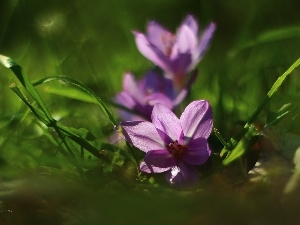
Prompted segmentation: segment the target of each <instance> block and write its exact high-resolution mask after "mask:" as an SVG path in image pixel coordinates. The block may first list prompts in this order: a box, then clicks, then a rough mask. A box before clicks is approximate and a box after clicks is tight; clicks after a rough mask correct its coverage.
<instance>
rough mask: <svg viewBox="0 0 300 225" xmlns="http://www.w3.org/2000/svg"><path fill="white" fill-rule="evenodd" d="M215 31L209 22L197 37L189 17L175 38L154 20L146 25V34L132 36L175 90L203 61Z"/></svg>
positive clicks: (191, 19)
mask: <svg viewBox="0 0 300 225" xmlns="http://www.w3.org/2000/svg"><path fill="white" fill-rule="evenodd" d="M215 28H216V26H215V24H214V23H210V25H209V26H208V27H207V28H206V29H205V31H204V33H203V35H202V36H201V37H200V38H199V37H198V35H199V34H198V24H197V21H196V20H195V19H194V17H193V16H191V15H188V16H187V17H186V18H185V20H184V21H183V23H182V24H181V26H180V27H179V28H178V30H177V32H176V35H175V34H173V33H171V32H170V31H168V30H166V29H165V28H164V27H162V26H161V25H160V24H158V23H156V22H155V21H152V22H150V23H148V26H147V33H146V34H143V33H140V32H137V31H135V32H134V34H135V41H136V44H137V47H138V49H139V51H140V52H141V53H142V54H143V55H144V56H145V57H146V58H148V59H149V60H150V61H152V62H153V63H154V64H156V65H157V66H159V67H160V68H161V69H162V70H164V71H165V73H166V76H167V77H170V78H171V79H173V80H174V81H175V85H176V88H180V87H182V85H183V83H184V80H185V76H186V75H187V74H188V73H189V72H190V71H191V70H192V69H194V68H195V67H196V66H197V64H198V63H199V61H200V60H201V59H202V57H203V55H204V53H205V51H206V49H207V47H208V45H209V42H210V40H211V38H212V35H213V33H214V31H215Z"/></svg>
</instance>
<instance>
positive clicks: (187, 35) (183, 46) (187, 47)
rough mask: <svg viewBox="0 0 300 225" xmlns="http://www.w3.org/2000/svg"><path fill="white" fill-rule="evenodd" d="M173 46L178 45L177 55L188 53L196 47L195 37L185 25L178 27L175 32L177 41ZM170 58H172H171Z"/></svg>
mask: <svg viewBox="0 0 300 225" xmlns="http://www.w3.org/2000/svg"><path fill="white" fill-rule="evenodd" d="M174 45H178V48H177V50H178V53H190V54H191V52H192V50H193V49H194V48H195V47H196V45H197V36H195V34H194V33H193V31H192V30H191V29H190V28H189V27H188V26H186V25H184V26H182V27H180V29H179V30H178V32H177V39H176V43H175V44H174ZM171 58H172V57H171Z"/></svg>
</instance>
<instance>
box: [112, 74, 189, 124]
mask: <svg viewBox="0 0 300 225" xmlns="http://www.w3.org/2000/svg"><path fill="white" fill-rule="evenodd" d="M189 86H190V85H189ZM187 88H189V87H187ZM186 94H187V89H183V90H181V92H180V93H178V94H177V93H176V92H175V91H174V87H173V83H172V81H171V80H170V79H168V78H165V77H164V76H162V75H161V74H158V73H157V72H156V71H155V70H150V71H149V72H148V73H147V74H146V75H145V77H144V78H143V79H141V80H140V81H135V79H134V77H133V75H132V74H131V73H126V74H125V75H124V79H123V91H122V92H121V93H119V94H118V95H117V97H116V99H115V101H116V102H117V103H118V104H120V105H123V106H125V107H126V108H128V109H130V110H133V111H134V112H135V113H136V114H133V113H131V112H127V111H124V110H120V116H121V117H122V118H123V119H124V120H125V121H136V120H149V121H150V119H151V113H152V109H153V106H154V105H155V104H156V103H161V104H163V105H165V106H166V107H167V108H169V109H173V108H174V107H175V106H176V105H178V104H179V103H181V101H182V100H183V99H184V98H185V96H186Z"/></svg>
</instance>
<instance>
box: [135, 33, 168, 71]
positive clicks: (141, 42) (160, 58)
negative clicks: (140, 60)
mask: <svg viewBox="0 0 300 225" xmlns="http://www.w3.org/2000/svg"><path fill="white" fill-rule="evenodd" d="M134 34H135V42H136V45H137V48H138V50H139V51H140V53H141V54H142V55H144V56H145V57H146V58H147V59H149V60H150V61H152V62H153V63H154V64H156V65H157V66H159V67H160V68H161V69H163V70H165V71H169V70H170V69H169V68H170V66H169V60H168V59H167V57H166V56H165V54H164V53H163V52H161V51H160V50H159V49H158V48H157V47H156V46H154V45H153V44H152V43H150V42H149V40H148V39H147V37H146V36H145V35H144V34H142V33H139V32H134Z"/></svg>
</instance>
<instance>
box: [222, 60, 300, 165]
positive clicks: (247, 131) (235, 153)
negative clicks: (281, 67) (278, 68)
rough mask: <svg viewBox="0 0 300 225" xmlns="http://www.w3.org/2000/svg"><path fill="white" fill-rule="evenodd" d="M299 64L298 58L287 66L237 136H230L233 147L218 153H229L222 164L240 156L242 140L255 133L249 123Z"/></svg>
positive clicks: (243, 150)
mask: <svg viewBox="0 0 300 225" xmlns="http://www.w3.org/2000/svg"><path fill="white" fill-rule="evenodd" d="M299 65H300V58H299V59H298V60H297V61H296V62H295V63H293V65H292V66H291V67H290V68H288V69H287V70H286V71H285V72H284V73H283V74H282V75H281V76H280V77H279V78H278V79H277V80H276V81H275V83H274V84H273V86H272V87H271V89H270V91H269V92H268V93H267V96H266V97H265V99H264V100H263V101H262V103H261V104H260V105H259V106H258V107H257V109H256V110H255V111H254V113H253V114H252V116H251V117H250V118H249V120H248V121H247V123H246V124H245V126H244V128H243V130H242V131H241V132H240V133H239V134H238V136H237V138H235V139H234V138H232V139H231V140H233V141H231V142H230V143H228V145H230V144H231V143H234V145H233V149H227V148H226V147H224V148H223V150H222V151H221V153H220V155H221V156H223V155H225V154H227V153H228V152H229V154H227V157H226V158H225V159H224V160H223V165H228V164H229V163H231V162H232V161H234V160H236V159H237V158H238V157H240V156H241V155H243V154H244V152H245V149H244V147H243V146H245V144H244V143H243V142H245V141H247V139H249V137H248V136H249V135H252V134H253V135H255V133H254V132H253V131H251V130H252V125H251V124H252V123H253V122H254V121H255V120H256V118H257V116H258V115H259V114H260V112H261V111H262V110H263V109H264V107H265V106H266V105H267V104H268V103H269V101H270V99H271V98H272V97H273V95H274V94H275V93H276V92H277V91H278V89H279V87H280V86H281V85H282V83H283V82H284V81H285V79H286V78H287V77H288V75H290V74H291V73H292V72H293V71H294V70H295V69H296V67H297V66H299ZM241 140H243V141H242V142H241ZM240 142H241V143H240ZM228 158H229V159H228Z"/></svg>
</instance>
